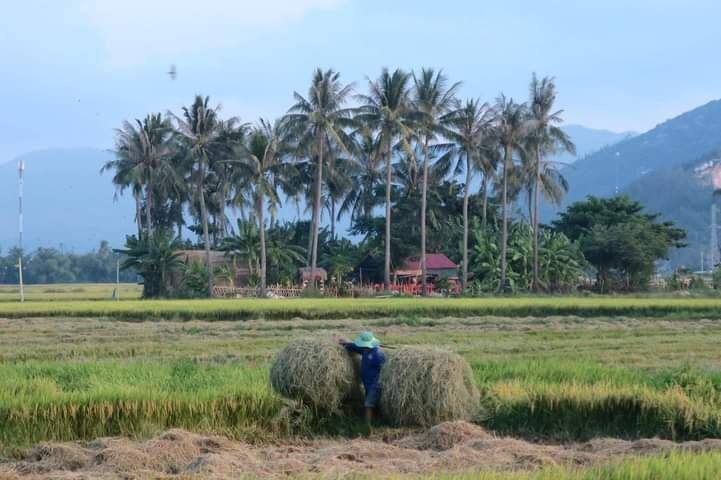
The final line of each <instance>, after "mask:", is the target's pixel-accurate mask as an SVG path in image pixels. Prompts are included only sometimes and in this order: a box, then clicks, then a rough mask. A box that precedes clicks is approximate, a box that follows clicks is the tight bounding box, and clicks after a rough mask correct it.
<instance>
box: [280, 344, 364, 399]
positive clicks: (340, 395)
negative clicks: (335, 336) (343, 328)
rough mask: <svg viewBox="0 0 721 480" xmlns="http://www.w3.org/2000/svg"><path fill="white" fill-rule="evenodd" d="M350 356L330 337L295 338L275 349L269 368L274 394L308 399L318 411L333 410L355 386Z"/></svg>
mask: <svg viewBox="0 0 721 480" xmlns="http://www.w3.org/2000/svg"><path fill="white" fill-rule="evenodd" d="M358 382H359V381H358V373H357V370H356V367H355V365H354V363H353V359H352V358H351V356H350V355H349V354H348V352H347V351H346V350H345V348H343V347H341V346H340V345H338V344H337V343H336V342H334V341H333V340H331V339H327V338H320V339H319V338H311V337H307V338H299V339H296V340H292V341H291V342H290V343H289V344H288V346H287V347H285V348H284V349H283V350H281V351H280V352H278V355H276V357H275V361H274V362H273V366H272V367H271V369H270V384H271V386H272V387H273V389H274V390H275V391H276V392H278V394H280V395H282V396H284V397H286V398H292V399H296V400H302V401H304V402H308V403H309V404H311V405H313V406H314V407H316V408H318V409H320V410H327V411H331V410H335V409H337V408H338V407H340V405H341V402H342V401H343V400H345V399H346V398H348V397H350V396H351V395H352V393H353V391H354V389H356V388H357V385H358Z"/></svg>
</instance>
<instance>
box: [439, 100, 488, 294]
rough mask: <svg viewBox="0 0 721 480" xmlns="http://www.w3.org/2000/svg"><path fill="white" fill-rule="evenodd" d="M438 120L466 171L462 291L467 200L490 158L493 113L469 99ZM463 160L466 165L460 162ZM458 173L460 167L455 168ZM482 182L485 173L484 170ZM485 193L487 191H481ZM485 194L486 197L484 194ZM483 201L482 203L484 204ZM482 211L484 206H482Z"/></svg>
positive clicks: (465, 277)
mask: <svg viewBox="0 0 721 480" xmlns="http://www.w3.org/2000/svg"><path fill="white" fill-rule="evenodd" d="M441 121H442V122H443V123H444V124H445V125H447V126H448V127H449V131H448V133H447V134H446V135H448V136H449V138H450V139H451V140H452V141H453V142H455V149H454V150H455V152H454V153H455V154H456V156H457V158H458V161H459V163H458V165H459V166H460V167H461V168H464V169H465V173H466V182H465V185H464V187H463V266H462V269H463V274H462V282H463V288H464V289H465V288H467V287H468V199H469V197H470V188H471V179H472V176H473V172H474V171H477V170H479V169H481V170H485V169H483V166H482V162H483V160H482V159H485V158H487V157H488V156H489V152H486V151H485V150H486V148H487V146H488V145H487V143H488V142H487V138H488V137H489V136H490V129H491V126H492V124H493V121H494V112H493V110H492V109H491V108H490V106H489V105H488V104H487V103H481V102H480V100H476V99H469V100H466V102H465V103H464V104H460V102H457V104H456V109H455V110H453V111H452V112H450V113H448V114H446V115H445V116H444V117H443V118H442V119H441ZM464 158H465V165H464V164H463V163H462V159H464ZM457 170H460V168H457ZM483 176H484V182H487V178H486V177H487V174H486V172H485V171H484V172H483ZM484 194H486V192H484ZM486 195H487V194H486ZM486 199H487V196H486V197H485V198H484V204H485V202H486V201H487V200H486ZM484 208H485V207H484Z"/></svg>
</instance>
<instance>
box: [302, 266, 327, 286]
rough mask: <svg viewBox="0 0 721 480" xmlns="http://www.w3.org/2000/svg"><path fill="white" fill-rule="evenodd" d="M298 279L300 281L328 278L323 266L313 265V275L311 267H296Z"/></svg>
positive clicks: (321, 280)
mask: <svg viewBox="0 0 721 480" xmlns="http://www.w3.org/2000/svg"><path fill="white" fill-rule="evenodd" d="M314 277H315V278H314ZM298 279H299V280H300V282H301V283H306V282H308V283H311V282H313V281H316V282H325V281H326V280H327V279H328V272H326V271H325V268H321V267H315V275H313V269H312V268H310V267H302V268H299V269H298Z"/></svg>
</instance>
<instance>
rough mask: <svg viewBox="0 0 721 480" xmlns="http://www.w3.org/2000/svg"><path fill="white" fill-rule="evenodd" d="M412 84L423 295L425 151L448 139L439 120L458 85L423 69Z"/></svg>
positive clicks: (424, 279)
mask: <svg viewBox="0 0 721 480" xmlns="http://www.w3.org/2000/svg"><path fill="white" fill-rule="evenodd" d="M413 82H414V84H415V88H414V90H413V92H414V98H413V105H414V110H416V112H417V114H418V115H417V117H418V118H417V120H416V133H417V135H418V136H419V137H420V141H421V144H422V150H423V165H422V167H421V168H422V171H423V180H422V182H421V286H422V292H423V296H425V295H426V207H427V198H428V163H429V159H428V149H429V147H430V146H431V142H435V141H437V140H438V139H439V138H443V137H447V136H448V133H447V132H446V128H445V125H444V124H443V122H442V121H441V119H442V117H443V116H444V115H445V114H446V113H448V112H449V111H450V110H451V109H452V107H453V106H454V103H455V100H456V91H457V90H458V88H459V87H460V86H461V84H460V82H456V83H454V84H452V85H450V86H449V85H448V79H447V78H446V76H445V75H444V74H443V71H442V70H439V71H438V72H436V71H434V70H433V69H432V68H424V69H422V70H421V73H420V75H419V76H416V74H415V73H413Z"/></svg>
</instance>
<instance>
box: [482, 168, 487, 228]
mask: <svg viewBox="0 0 721 480" xmlns="http://www.w3.org/2000/svg"><path fill="white" fill-rule="evenodd" d="M481 215H482V216H481V226H482V227H483V231H484V232H485V231H486V221H487V218H488V176H487V175H486V174H483V212H482V214H481Z"/></svg>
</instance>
